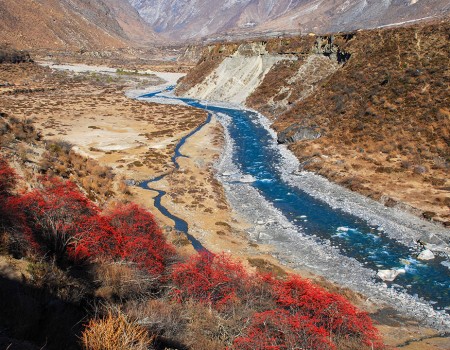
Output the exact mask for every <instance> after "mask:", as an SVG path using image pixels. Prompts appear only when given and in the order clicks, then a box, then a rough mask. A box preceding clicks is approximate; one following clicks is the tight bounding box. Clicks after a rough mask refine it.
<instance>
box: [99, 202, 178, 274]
mask: <svg viewBox="0 0 450 350" xmlns="http://www.w3.org/2000/svg"><path fill="white" fill-rule="evenodd" d="M105 219H106V221H107V222H108V223H109V224H110V225H111V227H112V228H113V231H112V232H113V234H114V245H113V247H111V249H110V251H109V252H108V254H109V255H110V256H111V257H113V258H115V259H124V260H127V261H132V262H135V263H137V264H138V265H139V266H140V267H143V268H145V269H146V270H147V271H148V272H150V273H151V274H153V275H159V274H161V273H162V272H163V271H164V269H165V268H166V266H167V265H168V263H169V262H170V260H172V259H173V257H174V255H175V250H174V248H173V247H172V246H171V245H170V244H168V243H167V242H166V239H165V237H164V235H163V233H162V231H161V229H160V228H159V226H158V224H157V223H156V221H155V218H154V217H153V215H152V214H151V213H149V212H148V211H146V210H145V209H143V208H141V207H139V206H138V205H136V204H127V205H119V206H118V207H116V208H115V209H114V210H113V211H112V212H111V213H110V214H109V215H107V216H106V217H105Z"/></svg>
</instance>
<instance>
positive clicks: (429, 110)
mask: <svg viewBox="0 0 450 350" xmlns="http://www.w3.org/2000/svg"><path fill="white" fill-rule="evenodd" d="M449 38H450V23H449V22H448V21H436V22H434V23H428V24H421V25H414V26H409V27H404V28H394V29H392V28H391V29H378V30H370V31H358V32H353V33H345V34H336V35H327V36H314V35H310V36H303V37H295V38H278V39H270V40H267V41H264V42H263V41H255V42H245V43H233V44H229V45H219V44H218V45H215V46H211V47H209V48H207V49H206V50H205V52H204V55H203V57H202V59H201V60H200V61H199V64H198V66H197V67H196V68H195V69H194V70H193V71H192V72H191V73H190V74H188V75H187V76H186V78H185V79H184V80H183V81H182V83H181V84H180V86H179V88H178V89H177V92H178V93H179V94H182V95H185V96H190V97H196V98H202V99H213V100H223V101H231V102H238V103H242V104H245V105H246V106H248V107H251V108H254V109H257V110H258V111H260V112H262V113H263V114H264V115H266V116H268V117H269V118H272V120H273V121H274V123H273V125H272V127H273V128H274V129H275V130H276V131H277V132H278V139H279V142H281V143H287V144H288V145H289V148H290V149H291V150H292V151H293V152H294V154H295V155H296V156H297V157H298V158H299V159H300V161H301V162H302V167H303V169H307V170H311V171H314V172H316V173H318V174H321V175H324V176H326V177H327V178H329V179H330V180H333V181H335V182H337V183H340V184H342V185H344V186H347V187H348V188H350V189H352V190H355V191H358V192H360V193H363V194H365V195H368V196H370V197H373V198H374V199H377V200H380V201H382V202H384V203H385V204H386V205H389V206H400V207H403V208H408V209H409V210H411V211H413V212H415V213H417V214H419V215H423V216H424V218H426V219H432V220H435V221H440V222H442V223H444V224H445V225H449V226H450V214H449V213H450V210H449V207H450V196H449V192H448V189H449V188H450V181H449V178H448V172H449V170H450V107H449V104H448V101H450V90H449V84H450V69H449V67H450V59H449V57H450V45H449Z"/></svg>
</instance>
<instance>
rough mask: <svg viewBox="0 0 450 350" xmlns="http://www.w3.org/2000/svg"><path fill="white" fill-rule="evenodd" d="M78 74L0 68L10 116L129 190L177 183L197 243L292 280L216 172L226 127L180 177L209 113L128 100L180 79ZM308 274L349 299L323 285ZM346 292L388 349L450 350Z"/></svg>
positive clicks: (29, 160) (207, 136) (0, 99)
mask: <svg viewBox="0 0 450 350" xmlns="http://www.w3.org/2000/svg"><path fill="white" fill-rule="evenodd" d="M72 67H73V66H72ZM66 68H69V69H71V70H73V68H71V67H66ZM78 70H79V71H78V72H77V73H74V72H70V71H51V70H50V69H49V68H46V67H40V66H36V65H33V64H21V65H0V83H1V87H0V112H2V113H6V114H7V115H9V116H13V117H16V118H19V119H25V118H32V119H33V122H34V124H35V125H36V126H37V128H38V129H39V130H40V131H41V132H42V136H43V138H44V139H53V140H64V141H67V142H70V143H71V144H73V145H74V146H75V148H74V150H75V151H76V152H78V153H79V154H81V155H84V156H86V157H88V158H92V159H95V160H96V161H97V162H98V163H99V164H100V165H101V166H107V167H110V168H111V169H112V171H113V172H114V173H115V174H118V175H119V177H120V179H119V180H120V181H127V183H129V184H133V183H135V182H139V181H144V180H149V179H152V178H155V177H157V176H159V175H162V174H166V173H168V174H169V175H168V176H166V177H165V178H164V179H163V180H161V181H160V182H157V183H154V184H153V185H154V187H156V188H158V189H161V190H165V191H167V192H168V195H167V196H165V197H164V199H163V204H164V205H165V206H166V207H167V208H169V209H170V211H171V212H173V213H174V214H176V215H177V216H179V217H181V218H183V219H184V220H186V221H187V222H188V223H189V226H190V233H191V234H192V235H193V236H194V237H196V238H197V239H199V240H200V241H201V242H202V244H203V245H204V246H205V247H206V248H207V249H208V250H211V251H213V252H220V251H226V252H229V253H231V254H232V255H234V256H237V257H239V258H241V259H242V260H244V262H245V263H246V264H247V266H248V267H249V268H253V269H255V268H257V269H261V270H264V269H266V270H271V271H272V272H275V273H278V274H285V273H287V272H290V271H289V268H286V267H284V266H282V265H281V264H280V263H279V262H278V261H277V260H276V259H274V258H273V257H272V256H271V254H270V253H271V248H270V247H269V246H262V245H256V244H254V243H251V242H249V240H248V238H247V236H246V232H245V229H246V228H248V227H249V226H250V223H248V222H246V221H245V220H244V219H243V218H242V217H240V216H239V215H238V213H236V212H234V211H233V208H231V207H230V205H229V203H228V202H227V199H226V196H225V192H224V189H223V188H222V186H221V185H220V183H219V182H218V181H217V180H216V179H215V177H214V175H215V173H214V164H215V162H216V161H217V159H218V158H219V157H220V154H221V152H222V148H223V145H224V142H225V141H224V136H223V130H222V126H221V124H220V123H219V122H218V121H217V120H216V119H215V118H213V119H212V121H211V123H209V124H208V125H206V126H205V127H203V128H202V129H201V130H200V131H199V132H198V133H196V134H195V135H194V136H193V137H191V138H189V140H188V142H187V143H186V144H185V145H184V146H183V147H182V153H183V154H185V155H186V156H187V157H186V158H181V159H180V160H179V162H180V169H178V170H175V169H174V166H173V163H172V160H171V157H172V155H173V152H174V148H175V145H176V144H177V143H178V141H179V140H180V139H181V138H182V137H183V136H185V135H187V134H188V133H189V132H190V131H191V130H193V129H195V128H196V127H197V126H198V125H199V124H201V123H202V122H203V121H204V120H205V119H206V113H205V112H203V111H201V110H197V109H193V108H191V107H187V106H179V105H162V104H149V103H145V102H142V101H139V100H135V99H131V98H129V97H127V96H126V95H125V91H127V95H128V96H132V97H137V96H138V95H139V92H140V91H151V90H154V89H156V88H157V87H159V86H167V84H168V83H175V82H176V79H177V75H176V74H174V75H167V74H158V73H156V74H151V73H147V74H136V75H134V74H131V73H130V74H129V75H127V74H117V72H115V71H114V70H111V71H109V72H107V71H103V72H101V71H99V70H95V69H94V70H90V71H88V72H86V70H85V69H84V70H83V69H78ZM178 77H179V75H178ZM164 80H166V82H164ZM167 80H169V82H167ZM170 80H172V81H170ZM148 86H153V87H152V88H150V89H148ZM145 88H147V89H145ZM24 147H25V146H24ZM23 152H24V154H20V152H19V150H18V149H17V150H15V151H14V152H13V153H15V154H14V159H15V162H14V164H15V165H16V166H17V167H18V168H20V166H19V164H22V165H23V164H25V166H22V168H23V170H21V175H22V177H23V179H26V172H27V171H30V172H31V171H34V170H33V169H34V164H35V161H36V159H37V157H38V155H40V154H42V153H43V152H44V150H34V151H33V150H31V149H29V148H24V151H23ZM33 152H34V153H33ZM55 171H57V169H55ZM119 180H117V181H119ZM23 185H24V186H25V184H23ZM81 185H83V184H81ZM129 191H130V192H131V193H130V194H128V196H129V198H132V200H133V201H134V202H137V203H140V204H141V205H143V206H145V207H146V208H148V209H150V210H151V211H152V212H153V213H154V214H155V216H156V217H157V219H158V220H159V221H160V222H161V223H162V226H165V227H166V228H167V232H170V231H171V229H170V227H171V226H172V225H173V223H172V222H171V221H170V220H169V219H167V218H166V217H165V216H163V215H162V214H161V213H160V212H159V211H157V210H155V208H154V206H153V201H152V200H151V198H152V197H153V196H154V195H155V193H153V192H152V191H147V190H144V189H141V188H139V187H137V186H130V187H129ZM124 195H125V194H124ZM168 234H170V237H171V239H172V240H173V242H174V244H175V245H176V246H177V247H178V249H179V250H180V251H183V252H184V253H185V254H190V253H192V252H193V249H192V247H190V245H189V244H188V242H186V241H185V240H182V239H180V237H178V236H177V235H175V234H174V233H173V232H172V233H168ZM5 265H7V262H5V261H3V260H0V271H4V269H3V266H5ZM303 273H304V274H306V275H307V276H306V277H310V278H315V279H316V280H317V281H318V282H319V283H321V284H322V285H325V286H326V287H328V288H330V289H335V290H339V288H338V287H336V286H333V285H332V284H331V283H329V282H327V281H324V280H323V279H320V278H317V277H315V276H312V275H310V274H307V273H306V272H305V271H303ZM339 291H340V292H341V293H342V294H346V296H347V297H349V298H350V299H351V301H352V302H354V303H356V304H358V305H359V306H360V307H363V308H365V309H367V311H369V312H374V318H375V319H377V320H378V321H379V322H380V324H381V325H380V326H379V328H380V330H381V331H382V333H383V336H384V338H385V341H386V344H387V345H391V346H398V347H399V348H401V349H408V350H415V349H423V350H428V349H429V350H431V349H447V348H448V344H449V342H450V338H449V337H447V338H442V337H439V336H438V335H437V333H436V332H435V331H433V330H431V329H426V328H423V327H421V326H420V325H419V324H417V323H416V322H414V321H411V320H404V319H402V318H401V317H400V316H398V315H396V314H395V313H393V314H390V313H389V312H384V310H383V309H381V310H379V309H378V308H377V307H376V306H375V305H371V304H370V303H369V302H367V301H366V300H365V298H364V297H363V296H361V295H357V294H356V293H352V292H351V291H347V290H342V289H341V290H339Z"/></svg>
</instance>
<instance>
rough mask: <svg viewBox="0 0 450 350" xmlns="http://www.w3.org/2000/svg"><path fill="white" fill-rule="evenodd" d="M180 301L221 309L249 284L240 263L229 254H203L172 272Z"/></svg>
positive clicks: (178, 266)
mask: <svg viewBox="0 0 450 350" xmlns="http://www.w3.org/2000/svg"><path fill="white" fill-rule="evenodd" d="M172 279H173V282H174V284H175V286H176V288H175V291H174V292H175V295H176V297H177V299H178V300H180V301H181V300H187V299H190V298H192V299H194V300H197V301H200V302H202V303H208V304H212V305H214V306H216V307H221V306H224V305H225V304H227V303H228V302H230V301H233V300H235V299H236V298H237V297H238V295H239V294H240V292H241V291H243V289H245V288H246V286H247V285H248V283H249V278H248V275H247V274H246V272H245V271H244V268H243V266H242V265H241V264H240V263H236V262H234V261H232V260H231V258H230V257H229V256H228V255H225V254H221V255H214V254H211V253H207V252H202V253H199V254H197V255H195V256H193V257H191V258H190V260H189V261H188V262H186V263H184V264H179V265H177V266H176V267H175V268H174V270H173V272H172Z"/></svg>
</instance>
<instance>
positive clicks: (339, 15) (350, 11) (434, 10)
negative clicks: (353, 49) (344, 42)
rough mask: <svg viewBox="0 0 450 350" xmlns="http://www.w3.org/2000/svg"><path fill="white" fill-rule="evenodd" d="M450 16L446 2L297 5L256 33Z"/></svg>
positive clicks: (333, 28) (318, 2)
mask: <svg viewBox="0 0 450 350" xmlns="http://www.w3.org/2000/svg"><path fill="white" fill-rule="evenodd" d="M449 12H450V4H449V3H448V1H442V0H408V1H405V0H388V1H379V0H375V1H374V0H372V1H371V0H369V1H367V0H352V1H332V0H325V1H323V0H315V1H297V2H296V6H295V8H294V9H291V10H289V11H286V12H285V13H284V14H282V15H281V16H278V17H277V18H271V20H270V21H261V22H260V23H259V24H258V25H257V26H256V27H255V31H274V30H300V31H302V32H304V33H305V32H306V33H307V32H315V33H326V32H337V31H344V30H354V29H359V28H374V27H379V26H383V25H389V24H393V23H399V22H401V23H404V22H407V21H414V20H417V19H422V18H430V17H434V16H442V15H443V14H446V13H447V14H448V13H449Z"/></svg>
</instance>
